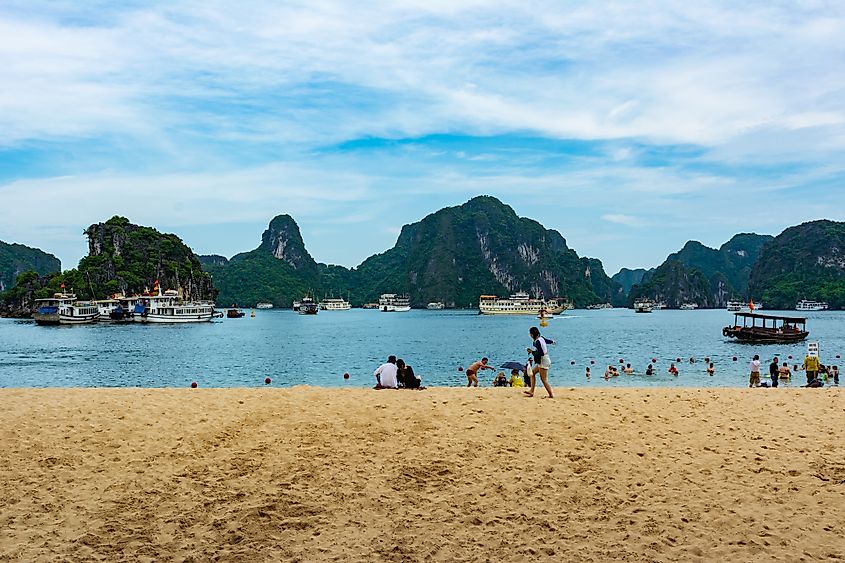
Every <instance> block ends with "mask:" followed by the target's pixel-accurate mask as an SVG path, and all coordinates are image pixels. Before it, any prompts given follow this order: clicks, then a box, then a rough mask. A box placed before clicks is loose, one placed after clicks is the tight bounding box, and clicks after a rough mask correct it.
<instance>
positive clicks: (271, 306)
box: [255, 303, 273, 309]
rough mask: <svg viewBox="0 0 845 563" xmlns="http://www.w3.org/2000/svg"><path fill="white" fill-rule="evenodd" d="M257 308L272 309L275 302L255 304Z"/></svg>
mask: <svg viewBox="0 0 845 563" xmlns="http://www.w3.org/2000/svg"><path fill="white" fill-rule="evenodd" d="M255 308H256V309H272V308H273V304H272V303H257V304H256V305H255Z"/></svg>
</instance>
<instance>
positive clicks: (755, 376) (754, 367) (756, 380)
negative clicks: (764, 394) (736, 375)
mask: <svg viewBox="0 0 845 563" xmlns="http://www.w3.org/2000/svg"><path fill="white" fill-rule="evenodd" d="M748 368H749V369H750V370H751V376H750V377H749V378H748V386H749V387H760V356H758V355H757V354H754V359H753V360H751V365H750V366H748Z"/></svg>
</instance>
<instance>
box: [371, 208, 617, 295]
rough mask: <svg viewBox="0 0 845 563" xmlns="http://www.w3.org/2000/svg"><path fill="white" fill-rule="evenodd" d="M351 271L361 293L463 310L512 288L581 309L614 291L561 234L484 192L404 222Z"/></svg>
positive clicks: (597, 265)
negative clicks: (404, 296)
mask: <svg viewBox="0 0 845 563" xmlns="http://www.w3.org/2000/svg"><path fill="white" fill-rule="evenodd" d="M358 273H359V275H360V276H361V278H362V282H363V283H364V284H365V289H366V292H367V293H368V294H370V295H376V294H378V293H386V292H389V293H399V292H408V293H410V295H411V302H412V304H413V305H415V306H422V305H424V304H425V303H427V302H429V301H443V302H444V303H446V304H447V306H458V307H461V306H463V307H465V306H469V305H470V304H476V303H478V296H479V295H481V294H495V295H507V294H509V293H512V292H515V291H527V292H529V293H531V294H534V295H540V294H542V295H544V296H546V297H556V296H562V297H568V298H570V299H571V300H573V301H574V302H575V303H576V304H577V305H579V306H583V305H588V304H592V303H598V302H604V301H611V300H612V299H614V298H615V297H616V295H617V293H618V286H617V285H616V284H615V283H614V282H613V281H612V280H610V278H608V277H607V275H606V274H605V272H604V270H603V268H601V263H600V262H598V261H591V260H590V259H587V258H580V257H579V256H578V255H577V254H576V253H575V251H573V250H571V249H570V248H569V247H568V246H567V245H566V240H565V239H564V238H563V237H562V236H561V235H560V233H558V232H557V231H554V230H548V229H545V228H544V227H543V226H542V225H540V224H539V223H537V222H536V221H533V220H531V219H526V218H521V217H518V216H517V215H516V213H514V211H513V209H511V208H510V207H509V206H507V205H505V204H503V203H502V202H500V201H499V200H497V199H495V198H492V197H487V196H482V197H476V198H474V199H472V200H470V201H468V202H467V203H465V204H463V205H461V206H458V207H449V208H446V209H441V210H440V211H438V212H436V213H433V214H431V215H429V216H427V217H425V218H424V219H423V220H422V221H419V222H418V223H414V224H411V225H406V226H405V227H403V229H402V232H401V234H400V235H399V239H398V241H397V242H396V245H395V246H394V248H392V249H391V250H388V251H387V252H385V253H383V254H379V255H376V256H373V257H371V258H368V259H367V260H366V261H364V262H363V263H362V264H361V266H360V267H359V268H358Z"/></svg>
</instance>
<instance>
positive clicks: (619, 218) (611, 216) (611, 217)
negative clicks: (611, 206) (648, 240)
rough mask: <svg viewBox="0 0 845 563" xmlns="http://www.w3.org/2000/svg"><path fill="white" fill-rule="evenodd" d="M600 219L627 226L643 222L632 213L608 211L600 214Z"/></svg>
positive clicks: (638, 224)
mask: <svg viewBox="0 0 845 563" xmlns="http://www.w3.org/2000/svg"><path fill="white" fill-rule="evenodd" d="M601 218H602V220H604V221H609V222H611V223H616V224H618V225H625V226H627V227H637V226H640V225H642V224H643V222H642V221H641V220H640V219H639V218H637V217H634V216H633V215H624V214H622V213H608V214H605V215H602V216H601Z"/></svg>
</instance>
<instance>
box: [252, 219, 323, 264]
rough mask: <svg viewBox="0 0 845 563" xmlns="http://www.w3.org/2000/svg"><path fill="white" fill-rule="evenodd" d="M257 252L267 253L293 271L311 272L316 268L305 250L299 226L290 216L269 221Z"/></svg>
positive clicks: (312, 259)
mask: <svg viewBox="0 0 845 563" xmlns="http://www.w3.org/2000/svg"><path fill="white" fill-rule="evenodd" d="M258 250H259V251H262V252H266V253H269V254H270V255H271V256H273V258H275V259H277V260H281V261H282V262H284V263H286V264H288V265H289V266H290V267H291V268H293V269H294V270H313V269H315V268H316V267H317V262H315V261H314V258H312V257H311V255H310V254H309V253H308V251H307V250H305V242H304V241H303V240H302V233H300V232H299V225H297V224H296V221H294V220H293V217H291V216H290V215H278V216H277V217H275V218H274V219H273V220H272V221H270V225H269V227H267V230H266V231H264V234H262V235H261V246H259V247H258Z"/></svg>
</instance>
